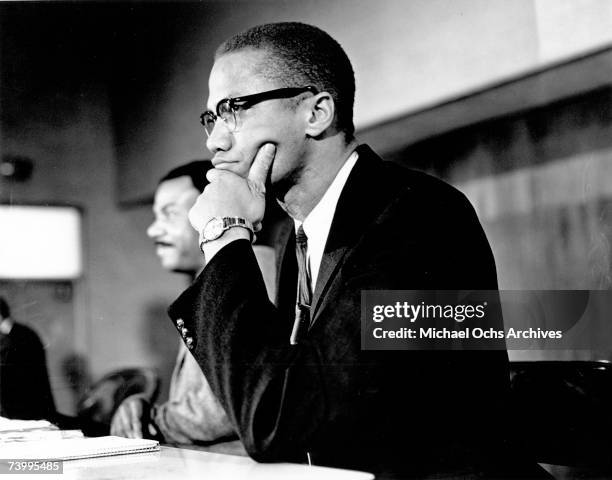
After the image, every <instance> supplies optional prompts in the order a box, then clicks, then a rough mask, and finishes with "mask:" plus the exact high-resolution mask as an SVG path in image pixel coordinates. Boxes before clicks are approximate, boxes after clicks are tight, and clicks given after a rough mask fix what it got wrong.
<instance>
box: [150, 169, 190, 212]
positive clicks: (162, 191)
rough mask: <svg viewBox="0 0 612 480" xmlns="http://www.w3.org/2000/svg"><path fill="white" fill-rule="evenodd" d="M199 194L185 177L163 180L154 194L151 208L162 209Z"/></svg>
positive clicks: (188, 178) (187, 177)
mask: <svg viewBox="0 0 612 480" xmlns="http://www.w3.org/2000/svg"><path fill="white" fill-rule="evenodd" d="M199 193H200V192H199V191H198V189H197V188H195V187H194V185H193V182H192V181H191V178H190V177H189V176H187V175H185V176H181V177H176V178H171V179H168V180H164V181H163V182H161V183H160V184H159V186H158V187H157V190H156V192H155V201H154V205H153V208H163V207H164V206H166V205H169V204H172V203H177V202H180V201H181V200H184V199H185V198H186V197H187V196H193V195H195V196H197V195H199Z"/></svg>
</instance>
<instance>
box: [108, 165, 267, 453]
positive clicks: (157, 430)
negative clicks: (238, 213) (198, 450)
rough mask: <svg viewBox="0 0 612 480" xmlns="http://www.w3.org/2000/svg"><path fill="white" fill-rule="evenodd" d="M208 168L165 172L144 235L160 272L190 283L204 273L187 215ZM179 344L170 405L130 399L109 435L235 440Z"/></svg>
mask: <svg viewBox="0 0 612 480" xmlns="http://www.w3.org/2000/svg"><path fill="white" fill-rule="evenodd" d="M211 167H212V165H211V163H210V162H209V161H195V162H191V163H188V164H185V165H182V166H180V167H177V168H175V169H173V170H171V171H170V172H168V173H167V174H166V175H165V176H164V177H163V178H162V179H161V180H160V181H159V184H158V187H157V191H156V193H155V202H154V205H153V212H154V215H155V221H154V222H153V223H152V224H151V225H150V226H149V228H148V229H147V235H148V236H149V237H150V238H151V239H153V240H154V242H155V245H156V249H157V256H158V257H159V259H160V261H161V264H162V267H163V268H164V269H166V270H168V271H171V272H177V273H183V274H185V275H188V276H189V277H190V279H193V277H194V276H195V275H196V274H197V273H198V272H199V271H201V270H202V268H204V264H205V261H204V257H203V255H202V253H201V252H200V249H199V246H198V235H197V233H196V232H195V231H194V230H193V228H192V227H191V225H190V224H189V220H188V218H187V213H188V212H189V209H190V208H191V207H192V206H193V204H194V202H195V200H196V198H197V197H198V195H199V194H200V193H201V192H202V190H203V189H204V187H205V185H206V184H207V183H208V182H207V180H206V172H207V170H208V169H209V168H211ZM260 248H262V249H265V248H266V247H260ZM269 250H270V252H271V251H272V249H271V248H269ZM264 251H265V250H264ZM272 256H273V254H272ZM180 344H181V345H180V347H179V353H178V357H177V360H176V365H175V368H174V372H173V374H172V379H171V383H170V393H169V398H168V401H167V402H166V403H163V404H161V405H150V403H149V400H148V399H147V398H144V397H143V396H141V395H133V396H131V397H128V398H127V399H126V400H124V401H123V402H122V403H121V405H120V406H119V408H118V409H117V412H116V413H115V415H114V417H113V419H112V422H111V434H112V435H119V436H124V437H130V438H142V437H143V436H144V437H156V438H160V439H161V440H163V441H165V442H168V443H175V444H195V443H202V442H214V441H218V440H220V439H227V438H228V437H235V435H236V434H235V431H234V429H233V427H232V425H231V424H230V422H229V420H228V418H227V415H226V413H225V411H224V410H223V407H222V406H221V404H220V403H219V401H218V400H217V398H216V397H215V395H214V394H213V392H212V391H211V389H210V387H209V385H208V382H207V381H206V378H205V377H204V374H203V373H202V371H201V369H200V367H199V366H198V364H197V363H196V361H195V360H194V358H193V356H192V355H191V353H190V352H189V350H188V348H187V347H186V346H185V344H184V343H183V342H180ZM240 450H241V451H242V447H240ZM234 453H240V452H234Z"/></svg>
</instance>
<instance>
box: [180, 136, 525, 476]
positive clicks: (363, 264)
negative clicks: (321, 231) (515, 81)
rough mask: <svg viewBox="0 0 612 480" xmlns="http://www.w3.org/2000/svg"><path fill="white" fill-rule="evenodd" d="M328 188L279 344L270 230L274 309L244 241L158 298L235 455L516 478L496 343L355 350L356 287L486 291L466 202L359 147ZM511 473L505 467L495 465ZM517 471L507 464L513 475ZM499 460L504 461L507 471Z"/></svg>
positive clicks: (285, 265)
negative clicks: (337, 193) (328, 203)
mask: <svg viewBox="0 0 612 480" xmlns="http://www.w3.org/2000/svg"><path fill="white" fill-rule="evenodd" d="M358 153H359V159H358V161H357V163H356V165H355V167H354V169H353V171H352V172H351V174H350V176H349V179H348V181H347V184H346V186H345V188H344V190H343V192H342V194H341V197H340V199H339V202H338V205H337V208H336V212H335V215H334V220H333V223H332V227H331V230H330V234H329V237H328V240H327V244H326V247H325V252H324V256H323V259H322V264H321V268H320V271H319V277H318V281H317V285H316V288H315V292H314V298H313V305H312V310H311V311H312V322H313V323H312V326H311V328H310V330H309V332H308V335H307V336H306V338H304V339H303V340H302V342H301V343H300V344H299V345H297V346H291V345H289V335H290V331H291V327H292V325H293V319H294V308H295V307H294V305H295V303H294V302H295V291H296V276H297V274H296V271H297V270H296V267H295V257H294V255H295V254H294V250H293V242H294V240H293V236H294V234H293V233H292V232H293V229H292V228H289V229H287V231H286V232H285V235H284V239H283V242H284V244H283V245H281V247H280V253H281V264H280V267H281V268H280V274H279V288H278V299H277V302H276V305H274V304H272V303H271V302H269V301H268V299H267V295H266V289H265V286H264V282H263V280H262V276H261V274H260V272H259V269H258V267H257V263H256V261H255V257H254V255H253V251H252V249H251V246H250V245H249V243H248V242H247V241H236V242H233V243H231V244H229V245H227V246H226V247H224V248H223V249H222V250H221V251H219V252H218V253H217V255H216V256H215V257H214V258H213V259H212V260H211V262H210V263H209V264H208V265H207V266H206V268H205V269H204V271H203V272H202V274H201V275H200V276H199V277H198V278H197V279H196V281H195V282H194V284H193V285H192V286H190V287H189V288H188V289H187V290H186V291H185V292H184V293H183V294H182V295H181V296H180V297H179V299H178V300H177V301H176V302H175V303H174V304H173V305H172V306H171V307H170V309H169V313H170V316H171V317H172V319H173V320H175V321H176V320H177V319H179V318H180V319H182V320H183V321H184V322H185V328H186V329H187V331H186V332H184V333H185V336H191V337H192V338H193V344H192V347H193V348H192V350H193V352H194V354H195V357H196V359H197V361H198V363H199V364H200V366H201V367H202V370H203V371H204V373H205V375H206V377H207V378H208V379H209V381H210V384H211V388H212V389H213V391H214V392H215V393H216V395H217V396H218V397H219V399H220V401H221V403H222V404H223V406H224V407H225V409H226V411H227V412H228V415H229V417H230V420H231V421H232V423H233V424H234V425H235V427H236V430H237V431H238V432H239V435H240V438H241V440H242V441H243V442H244V445H245V447H246V449H247V451H248V453H249V454H250V455H251V456H252V457H253V458H254V459H255V460H258V461H264V462H268V461H293V462H302V463H304V462H306V459H307V457H306V452H309V453H310V457H311V460H312V462H313V464H315V465H327V466H336V467H345V468H354V469H362V470H366V471H371V472H375V473H376V474H377V475H378V476H379V477H380V478H383V477H384V478H387V477H393V478H403V477H412V476H415V475H416V476H423V475H429V474H431V473H436V472H437V473H448V472H452V474H457V473H465V474H468V475H470V474H471V475H475V476H478V475H484V476H485V477H487V478H488V477H493V476H497V475H502V474H504V473H506V474H508V475H510V476H511V477H517V476H520V473H519V472H518V470H520V468H519V465H520V464H521V462H520V461H519V460H518V459H517V458H516V457H514V452H513V451H512V450H511V448H510V443H509V438H508V434H507V432H506V426H507V424H508V423H509V421H508V412H507V410H506V408H505V407H506V406H505V403H504V402H505V397H506V394H507V389H508V383H509V375H508V360H507V354H506V352H505V351H479V352H474V351H410V352H407V351H362V349H361V344H360V304H361V298H360V296H361V291H362V290H365V289H388V290H391V289H396V290H399V289H415V290H416V289H497V279H496V271H495V264H494V260H493V256H492V253H491V249H490V247H489V244H488V242H487V239H486V237H485V235H484V232H483V230H482V228H481V226H480V223H479V221H478V219H477V217H476V215H475V213H474V211H473V209H472V207H471V205H470V204H469V202H468V201H467V199H466V198H465V197H464V196H463V194H461V193H460V192H458V191H457V190H456V189H454V188H452V187H450V186H449V185H447V184H445V183H443V182H442V181H440V180H437V179H435V178H433V177H430V176H428V175H425V174H423V173H419V172H416V171H412V170H408V169H405V168H402V167H400V166H398V165H395V164H391V163H389V162H383V161H382V160H381V159H380V158H378V157H377V156H376V155H375V154H374V153H373V152H372V151H371V150H370V149H369V147H367V146H361V147H359V149H358ZM508 469H510V473H508ZM517 469H518V470H517ZM513 470H514V471H513Z"/></svg>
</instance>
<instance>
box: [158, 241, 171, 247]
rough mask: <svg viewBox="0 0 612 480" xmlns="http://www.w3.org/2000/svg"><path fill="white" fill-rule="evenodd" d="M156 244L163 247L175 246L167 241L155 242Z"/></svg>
mask: <svg viewBox="0 0 612 480" xmlns="http://www.w3.org/2000/svg"><path fill="white" fill-rule="evenodd" d="M155 246H156V247H157V248H162V247H174V245H172V244H171V243H167V242H155Z"/></svg>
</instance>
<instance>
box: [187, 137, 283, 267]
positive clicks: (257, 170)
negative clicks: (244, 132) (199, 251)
mask: <svg viewBox="0 0 612 480" xmlns="http://www.w3.org/2000/svg"><path fill="white" fill-rule="evenodd" d="M275 153H276V147H275V146H274V145H273V144H271V143H266V144H264V145H263V146H262V147H261V148H260V149H259V150H258V151H257V154H256V156H255V159H254V160H253V163H252V164H251V168H250V169H249V172H248V174H247V177H246V178H243V177H241V176H239V175H237V174H235V173H233V172H230V171H227V170H219V169H211V170H209V171H208V172H207V174H206V178H207V179H208V181H209V182H210V183H209V184H208V185H207V186H206V188H204V191H203V192H202V193H201V194H200V196H199V197H198V199H197V200H196V203H195V204H194V206H193V207H192V208H191V210H190V211H189V221H190V222H191V225H192V226H193V228H194V229H195V230H196V231H197V232H198V233H201V232H202V229H203V228H204V227H205V226H206V224H207V223H208V222H209V221H210V220H211V219H212V218H213V217H240V218H244V219H245V220H248V221H249V222H251V224H252V225H253V226H254V228H255V231H258V230H260V229H261V222H262V220H263V216H264V213H265V210H266V179H267V178H268V172H269V170H270V167H271V165H272V162H273V161H274V155H275ZM240 238H245V239H250V234H249V231H248V230H247V229H245V228H230V229H229V230H227V231H225V232H224V233H223V235H221V236H220V237H219V238H218V239H216V240H213V241H210V242H207V243H204V244H203V252H204V256H205V258H206V261H207V262H208V261H210V259H211V258H212V257H213V256H214V255H215V254H216V253H217V252H218V251H219V250H220V249H221V248H223V247H224V246H225V245H227V244H228V243H230V242H232V241H234V240H237V239H240Z"/></svg>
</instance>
